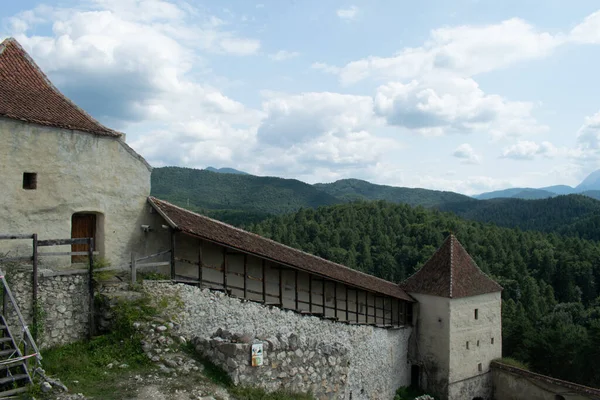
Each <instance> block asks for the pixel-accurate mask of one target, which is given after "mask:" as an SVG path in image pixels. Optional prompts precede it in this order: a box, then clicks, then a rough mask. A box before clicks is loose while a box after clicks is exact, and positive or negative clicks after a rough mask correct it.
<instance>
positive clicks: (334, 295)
mask: <svg viewBox="0 0 600 400" xmlns="http://www.w3.org/2000/svg"><path fill="white" fill-rule="evenodd" d="M333 285H334V286H333V304H334V305H333V307H334V312H335V314H334V317H335V318H336V319H337V317H338V298H337V297H338V296H337V287H338V284H337V282H335V281H334V282H333Z"/></svg>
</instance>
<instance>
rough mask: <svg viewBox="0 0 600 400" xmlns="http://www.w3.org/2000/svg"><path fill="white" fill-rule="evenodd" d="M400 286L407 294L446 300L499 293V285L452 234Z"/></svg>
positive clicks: (500, 288) (500, 289)
mask: <svg viewBox="0 0 600 400" xmlns="http://www.w3.org/2000/svg"><path fill="white" fill-rule="evenodd" d="M400 286H401V287H402V288H403V289H404V290H406V291H407V292H409V293H410V292H413V293H422V294H430V295H433V296H440V297H449V298H460V297H469V296H476V295H479V294H486V293H493V292H500V291H502V286H500V285H499V284H497V283H496V282H494V281H493V280H492V279H490V278H489V277H488V276H487V275H486V274H484V273H483V272H482V271H481V270H480V269H479V267H478V266H477V264H476V263H475V261H473V259H472V258H471V256H470V255H469V253H467V251H466V250H465V248H464V247H462V245H461V244H460V242H459V241H458V240H457V239H456V237H454V235H450V236H449V237H448V238H447V239H446V241H445V242H444V244H442V246H441V247H440V248H439V249H438V251H437V252H435V254H434V255H433V256H432V257H431V258H430V259H429V260H428V261H427V262H426V263H425V265H423V267H422V268H421V269H420V270H418V271H417V272H415V273H414V274H413V275H412V276H410V277H409V278H408V279H406V280H405V281H404V282H402V283H401V284H400Z"/></svg>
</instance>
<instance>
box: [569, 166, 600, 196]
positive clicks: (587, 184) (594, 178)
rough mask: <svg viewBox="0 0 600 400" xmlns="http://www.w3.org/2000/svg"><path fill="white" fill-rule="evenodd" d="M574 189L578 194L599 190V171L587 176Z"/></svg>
mask: <svg viewBox="0 0 600 400" xmlns="http://www.w3.org/2000/svg"><path fill="white" fill-rule="evenodd" d="M575 189H576V190H577V191H578V192H583V191H586V190H600V169H599V170H596V171H594V172H592V173H591V174H589V175H588V176H587V178H585V179H584V180H583V181H582V182H581V183H580V184H579V185H577V187H576V188H575Z"/></svg>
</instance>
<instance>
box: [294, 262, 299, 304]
mask: <svg viewBox="0 0 600 400" xmlns="http://www.w3.org/2000/svg"><path fill="white" fill-rule="evenodd" d="M294 301H295V307H296V310H297V311H298V310H299V308H298V270H297V269H295V270H294Z"/></svg>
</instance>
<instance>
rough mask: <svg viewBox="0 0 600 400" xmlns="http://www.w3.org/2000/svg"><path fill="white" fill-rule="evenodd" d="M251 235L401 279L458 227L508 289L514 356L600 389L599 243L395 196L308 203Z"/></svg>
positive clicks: (508, 341) (506, 333) (509, 347)
mask: <svg viewBox="0 0 600 400" xmlns="http://www.w3.org/2000/svg"><path fill="white" fill-rule="evenodd" d="M249 228H250V229H251V230H252V231H254V232H256V233H259V234H261V235H264V236H266V237H270V238H272V239H274V240H277V241H280V242H283V243H286V244H288V245H291V246H293V247H297V248H299V249H302V250H305V251H308V252H310V253H313V254H316V255H318V256H321V257H324V258H327V259H330V260H333V261H337V262H340V263H343V264H345V265H348V266H350V267H352V268H356V269H358V270H361V271H364V272H368V273H371V274H374V275H377V276H379V277H382V278H385V279H388V280H392V281H396V282H399V281H402V280H403V279H405V278H406V277H407V276H409V275H410V274H412V273H413V272H414V271H415V270H416V269H417V268H419V267H420V266H421V265H422V264H423V263H424V262H425V261H426V260H427V259H428V258H429V257H430V256H431V255H432V254H433V252H434V251H435V250H436V249H437V248H438V247H439V246H440V245H441V244H442V242H443V240H444V238H445V237H446V236H447V235H448V234H449V233H450V232H453V233H454V234H456V236H457V237H458V239H459V240H460V241H461V243H462V244H463V245H464V246H465V248H466V249H467V251H468V252H469V253H470V254H471V255H472V256H473V258H474V259H475V261H476V262H477V264H478V265H479V266H480V268H481V269H482V270H483V271H485V272H486V273H488V274H490V275H491V276H492V277H493V278H494V279H496V280H497V281H498V282H499V283H500V284H501V285H502V286H503V287H504V291H503V294H502V296H503V299H504V301H503V316H502V317H503V321H502V323H503V349H504V355H505V356H511V357H514V358H517V359H519V360H521V361H523V362H526V363H528V364H529V365H530V367H531V368H532V369H533V370H534V371H537V372H540V373H543V374H548V375H551V376H554V377H558V378H562V379H566V380H569V381H574V382H579V383H582V384H586V385H590V386H596V387H600V369H599V368H598V360H600V297H599V294H600V243H598V242H595V241H589V240H584V239H581V238H578V237H568V236H561V235H558V234H555V233H541V232H536V231H521V230H519V229H508V228H499V227H496V226H494V225H492V224H483V223H479V222H474V221H466V220H463V219H461V218H459V217H457V216H455V215H453V214H450V213H443V212H439V211H435V210H427V209H425V208H423V207H417V208H412V207H410V206H408V205H401V204H390V203H386V202H369V203H367V202H358V203H351V204H343V205H336V206H331V207H321V208H319V209H318V210H313V209H301V210H299V211H298V212H296V213H294V214H290V215H283V216H279V217H274V218H270V219H268V220H265V221H263V222H261V223H258V224H254V225H251V226H250V227H249Z"/></svg>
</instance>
